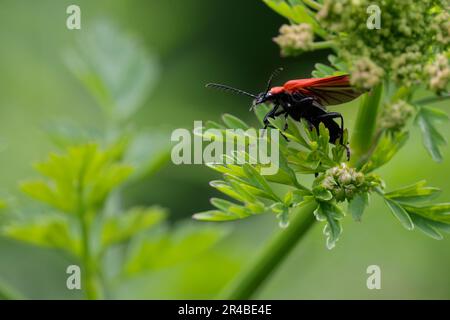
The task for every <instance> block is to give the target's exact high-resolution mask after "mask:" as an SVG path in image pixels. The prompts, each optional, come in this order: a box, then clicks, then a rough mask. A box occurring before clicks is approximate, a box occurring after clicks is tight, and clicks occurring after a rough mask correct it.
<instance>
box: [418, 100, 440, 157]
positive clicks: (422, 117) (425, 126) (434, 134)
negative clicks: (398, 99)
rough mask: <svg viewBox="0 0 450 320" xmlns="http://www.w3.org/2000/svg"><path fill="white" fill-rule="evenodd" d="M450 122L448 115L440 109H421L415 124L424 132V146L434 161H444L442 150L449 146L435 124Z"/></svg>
mask: <svg viewBox="0 0 450 320" xmlns="http://www.w3.org/2000/svg"><path fill="white" fill-rule="evenodd" d="M437 121H448V116H447V114H446V113H444V112H442V111H440V110H439V109H434V108H430V107H420V109H419V112H418V113H417V115H416V119H415V123H416V124H417V125H418V126H419V127H420V130H421V131H422V138H423V144H424V146H425V148H426V149H427V151H428V153H429V154H430V156H431V157H432V158H433V160H434V161H437V162H441V161H442V153H441V150H440V148H441V147H443V146H445V145H446V144H447V141H446V139H445V138H444V137H443V136H442V134H441V133H440V132H439V131H438V130H437V129H436V126H435V122H437Z"/></svg>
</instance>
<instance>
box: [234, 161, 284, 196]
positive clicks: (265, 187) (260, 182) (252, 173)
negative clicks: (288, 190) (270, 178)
mask: <svg viewBox="0 0 450 320" xmlns="http://www.w3.org/2000/svg"><path fill="white" fill-rule="evenodd" d="M243 169H244V172H245V175H246V176H247V177H248V178H249V179H250V182H251V184H252V185H253V186H255V187H257V188H258V189H260V190H262V191H264V192H265V193H267V194H268V195H270V196H271V197H272V199H273V200H275V201H278V200H280V199H278V197H277V196H276V194H275V193H274V192H273V190H272V188H271V187H270V186H269V184H268V183H267V182H266V180H265V179H264V178H263V177H262V176H261V175H260V174H259V172H258V171H256V169H255V168H253V167H252V166H251V165H249V164H244V165H243Z"/></svg>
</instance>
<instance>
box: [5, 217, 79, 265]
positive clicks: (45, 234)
mask: <svg viewBox="0 0 450 320" xmlns="http://www.w3.org/2000/svg"><path fill="white" fill-rule="evenodd" d="M3 234H4V235H5V236H7V237H9V238H11V239H15V240H19V241H23V242H26V243H29V244H33V245H36V246H41V247H48V248H55V249H62V250H65V251H67V252H68V253H70V254H72V255H73V256H75V257H78V256H79V255H80V252H81V241H80V237H79V235H78V234H77V233H76V232H74V231H73V230H71V229H70V227H69V221H68V220H67V219H66V218H64V217H62V216H53V215H52V216H43V217H40V218H39V219H36V221H24V222H16V223H14V224H11V225H9V226H7V227H5V229H4V231H3Z"/></svg>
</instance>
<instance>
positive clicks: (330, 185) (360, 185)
mask: <svg viewBox="0 0 450 320" xmlns="http://www.w3.org/2000/svg"><path fill="white" fill-rule="evenodd" d="M314 184H315V186H314V190H315V192H321V191H322V192H323V191H327V192H330V193H331V195H332V197H333V198H334V199H335V200H336V201H337V202H343V201H351V200H352V199H353V198H354V197H355V196H356V195H357V194H362V193H366V192H369V191H372V189H373V188H374V187H377V186H381V184H382V183H381V180H380V179H379V178H378V177H377V176H375V175H373V174H369V175H364V173H362V172H359V171H357V170H356V169H355V168H352V167H349V166H348V165H347V164H345V163H341V164H340V165H338V166H336V167H333V168H330V169H328V170H327V171H325V173H324V174H323V175H322V176H320V177H318V178H317V179H316V181H315V182H314Z"/></svg>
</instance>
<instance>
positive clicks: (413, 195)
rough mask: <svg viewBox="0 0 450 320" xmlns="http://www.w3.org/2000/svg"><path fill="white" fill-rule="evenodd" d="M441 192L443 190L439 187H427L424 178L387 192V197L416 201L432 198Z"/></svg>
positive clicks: (401, 200)
mask: <svg viewBox="0 0 450 320" xmlns="http://www.w3.org/2000/svg"><path fill="white" fill-rule="evenodd" d="M440 192H441V190H440V189H438V188H433V187H427V186H426V181H424V180H422V181H419V182H417V183H415V184H413V185H410V186H406V187H403V188H401V189H397V190H394V191H391V192H388V193H385V197H386V198H389V199H392V200H395V201H397V202H402V203H415V202H419V201H427V200H431V199H433V198H435V197H436V196H437V195H439V193H440Z"/></svg>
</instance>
